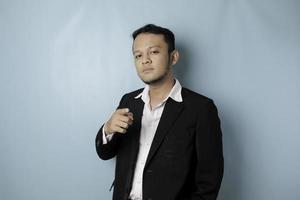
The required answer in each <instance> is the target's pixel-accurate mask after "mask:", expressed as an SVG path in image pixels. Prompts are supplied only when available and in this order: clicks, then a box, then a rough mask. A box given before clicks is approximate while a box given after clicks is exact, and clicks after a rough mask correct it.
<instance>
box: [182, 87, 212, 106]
mask: <svg viewBox="0 0 300 200" xmlns="http://www.w3.org/2000/svg"><path fill="white" fill-rule="evenodd" d="M182 97H183V98H184V100H187V101H192V102H194V101H195V102H197V103H203V104H209V103H213V100H212V99H211V98H209V97H207V96H205V95H203V94H199V93H197V92H195V91H192V90H190V89H188V88H184V87H183V88H182Z"/></svg>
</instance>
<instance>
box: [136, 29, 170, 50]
mask: <svg viewBox="0 0 300 200" xmlns="http://www.w3.org/2000/svg"><path fill="white" fill-rule="evenodd" d="M166 45H167V44H166V42H165V40H164V36H163V35H162V34H152V33H142V34H140V35H138V36H137V37H136V38H135V40H134V41H133V51H137V50H139V49H144V48H153V47H160V48H161V47H163V46H166Z"/></svg>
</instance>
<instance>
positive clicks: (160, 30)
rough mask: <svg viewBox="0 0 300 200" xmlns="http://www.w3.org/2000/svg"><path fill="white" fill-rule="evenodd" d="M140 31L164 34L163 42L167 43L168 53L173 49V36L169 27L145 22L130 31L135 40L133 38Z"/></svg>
mask: <svg viewBox="0 0 300 200" xmlns="http://www.w3.org/2000/svg"><path fill="white" fill-rule="evenodd" d="M141 33H152V34H161V35H163V36H164V39H165V42H166V43H167V44H168V51H169V53H171V52H172V51H174V50H175V36H174V33H173V32H172V31H170V30H169V29H167V28H163V27H160V26H156V25H154V24H147V25H145V26H143V27H141V28H139V29H137V30H135V31H134V32H133V33H132V38H133V40H135V38H136V37H137V36H138V35H139V34H141Z"/></svg>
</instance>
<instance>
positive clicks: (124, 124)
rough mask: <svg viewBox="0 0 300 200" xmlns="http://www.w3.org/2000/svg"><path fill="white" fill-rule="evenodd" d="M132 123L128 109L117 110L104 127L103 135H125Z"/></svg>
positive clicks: (131, 115) (131, 116)
mask: <svg viewBox="0 0 300 200" xmlns="http://www.w3.org/2000/svg"><path fill="white" fill-rule="evenodd" d="M132 123H133V114H132V113H131V112H129V109H128V108H122V109H117V110H116V111H115V112H114V113H113V114H112V116H111V117H110V119H109V120H108V121H107V122H106V124H105V126H104V132H105V134H107V135H109V134H113V133H126V130H127V129H128V127H129V126H130V125H131V124H132Z"/></svg>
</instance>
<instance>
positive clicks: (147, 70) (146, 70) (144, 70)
mask: <svg viewBox="0 0 300 200" xmlns="http://www.w3.org/2000/svg"><path fill="white" fill-rule="evenodd" d="M151 71H153V68H145V69H143V73H148V72H151Z"/></svg>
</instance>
